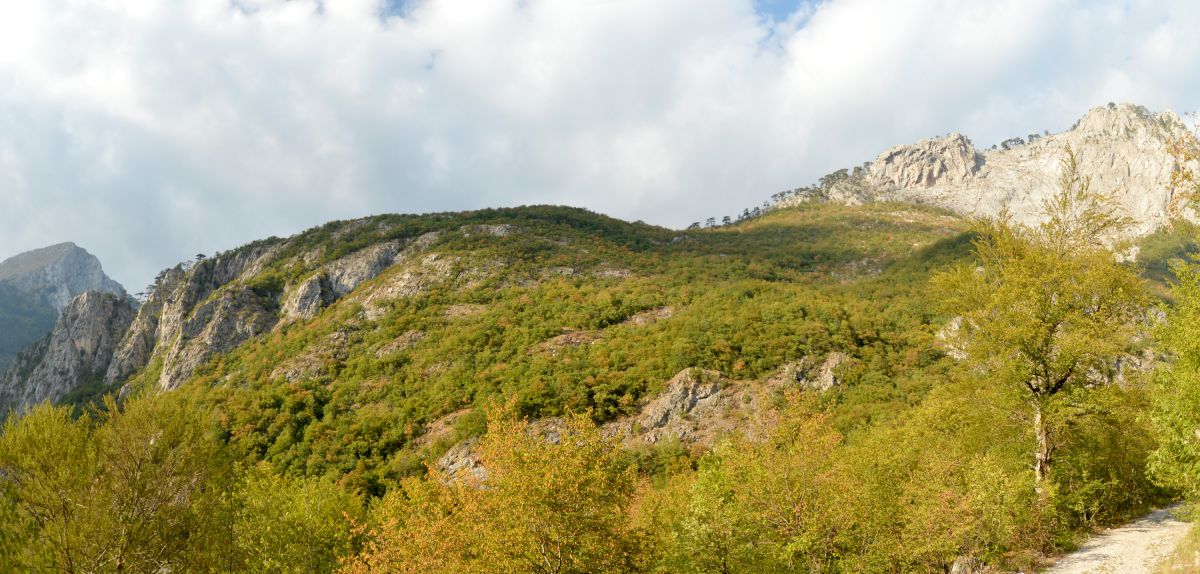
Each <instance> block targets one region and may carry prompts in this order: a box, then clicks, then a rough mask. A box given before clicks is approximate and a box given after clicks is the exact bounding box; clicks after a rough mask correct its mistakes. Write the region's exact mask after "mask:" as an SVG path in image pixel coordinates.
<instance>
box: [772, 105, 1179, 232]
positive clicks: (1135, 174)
mask: <svg viewBox="0 0 1200 574" xmlns="http://www.w3.org/2000/svg"><path fill="white" fill-rule="evenodd" d="M1194 137H1195V135H1194V134H1193V133H1192V131H1191V130H1189V129H1188V126H1187V125H1186V124H1185V123H1184V122H1183V120H1182V119H1181V118H1180V117H1179V116H1178V115H1177V114H1175V113H1174V112H1172V111H1169V110H1167V111H1163V112H1160V113H1157V114H1155V113H1152V112H1150V111H1149V110H1148V109H1146V108H1145V107H1143V106H1139V105H1135V104H1130V103H1123V104H1109V105H1105V106H1099V107H1096V108H1093V109H1091V110H1089V111H1088V112H1087V113H1086V114H1084V115H1083V116H1082V117H1081V118H1080V119H1079V121H1077V122H1076V123H1075V125H1074V126H1072V128H1071V129H1070V130H1067V131H1064V132H1060V133H1057V134H1050V133H1046V134H1045V135H1039V134H1031V135H1030V138H1031V139H1030V140H1029V141H1025V140H1024V139H1022V138H1012V139H1010V140H1006V141H1005V142H1004V144H1003V145H1002V148H1001V149H995V146H993V149H978V148H976V147H975V146H974V145H973V144H972V143H971V140H970V139H969V138H968V137H966V136H964V135H962V134H959V133H951V134H947V135H944V136H940V137H934V138H926V139H922V140H919V141H917V142H916V143H911V144H901V145H896V146H893V147H891V148H888V149H887V150H884V151H883V152H882V153H880V154H879V155H878V156H877V157H876V158H875V159H874V160H873V161H871V162H867V163H866V164H864V165H863V166H860V167H858V168H855V169H854V170H853V171H851V170H840V171H838V172H834V173H833V174H830V175H829V176H826V177H825V178H822V185H821V186H819V187H810V188H799V189H796V190H792V191H791V192H785V193H783V194H777V195H776V196H775V202H774V204H773V205H774V206H776V207H787V206H789V205H795V204H797V203H802V202H806V201H814V200H816V201H835V202H840V203H847V204H856V203H863V202H877V201H901V202H911V203H920V204H927V205H935V206H938V207H943V208H946V209H949V210H951V211H954V212H955V213H958V214H960V215H964V216H968V217H996V216H999V215H1000V214H1001V213H1008V214H1009V215H1010V216H1012V217H1013V218H1014V220H1015V221H1016V222H1017V223H1022V224H1036V223H1038V222H1039V221H1041V217H1042V216H1041V207H1042V202H1043V201H1044V200H1045V199H1046V198H1047V197H1049V196H1050V195H1051V194H1052V193H1053V192H1054V190H1055V189H1057V187H1058V183H1059V178H1060V175H1061V171H1062V162H1063V160H1064V159H1065V158H1066V157H1067V153H1068V150H1070V151H1071V152H1073V153H1074V155H1075V158H1076V161H1077V164H1078V172H1079V174H1080V175H1083V176H1085V177H1088V178H1089V179H1090V181H1091V186H1092V190H1093V191H1095V192H1098V193H1100V194H1108V195H1111V196H1112V197H1113V198H1114V200H1115V202H1116V204H1117V205H1119V206H1120V207H1121V208H1122V209H1123V210H1124V211H1125V214H1126V215H1128V216H1129V217H1130V218H1132V220H1133V226H1132V228H1131V229H1130V232H1131V234H1132V235H1134V236H1143V235H1147V234H1149V233H1152V232H1154V231H1155V230H1157V229H1160V228H1162V227H1163V226H1165V225H1167V224H1168V223H1169V222H1170V221H1171V219H1173V218H1176V217H1184V218H1189V219H1192V220H1195V219H1196V213H1194V212H1193V211H1192V210H1190V209H1187V208H1185V207H1184V206H1183V205H1181V203H1180V201H1179V199H1180V192H1181V190H1179V189H1176V187H1175V182H1174V181H1173V179H1172V176H1173V174H1174V173H1176V170H1177V169H1179V168H1180V167H1182V166H1181V165H1180V164H1179V162H1178V161H1177V159H1176V158H1175V157H1174V155H1173V154H1172V147H1173V146H1175V145H1176V144H1178V143H1181V142H1186V141H1189V139H1191V138H1194ZM1191 167H1193V168H1194V167H1196V166H1195V165H1194V164H1192V165H1191Z"/></svg>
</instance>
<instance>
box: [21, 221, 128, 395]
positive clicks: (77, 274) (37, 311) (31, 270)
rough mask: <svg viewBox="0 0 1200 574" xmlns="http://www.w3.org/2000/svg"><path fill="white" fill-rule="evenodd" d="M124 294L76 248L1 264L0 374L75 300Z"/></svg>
mask: <svg viewBox="0 0 1200 574" xmlns="http://www.w3.org/2000/svg"><path fill="white" fill-rule="evenodd" d="M88 291H99V292H104V293H113V294H124V293H125V291H124V289H122V288H121V285H119V284H118V283H117V282H116V281H113V280H112V279H109V278H108V276H107V275H105V274H104V270H103V268H101V266H100V261H99V260H98V259H96V258H95V257H94V256H93V255H92V254H90V253H88V252H87V251H85V250H84V249H82V248H80V247H78V246H76V245H75V244H73V243H62V244H59V245H54V246H51V247H46V248H43V249H37V250H34V251H30V252H27V253H22V254H20V255H17V256H15V257H12V258H9V259H7V260H5V261H3V262H0V372H2V371H3V370H4V369H5V367H6V366H7V365H8V362H9V361H10V360H11V359H12V358H13V357H14V356H16V354H17V353H18V352H20V351H21V350H23V349H25V348H26V347H28V346H29V345H31V344H33V343H34V342H35V341H37V340H38V339H41V338H42V337H44V336H45V335H46V334H47V333H49V332H50V329H51V328H53V327H54V321H55V319H57V318H58V315H59V313H60V312H61V311H62V309H63V308H64V307H66V306H67V304H68V303H69V302H70V301H71V300H72V299H73V298H75V297H76V296H78V295H80V294H81V293H85V292H88Z"/></svg>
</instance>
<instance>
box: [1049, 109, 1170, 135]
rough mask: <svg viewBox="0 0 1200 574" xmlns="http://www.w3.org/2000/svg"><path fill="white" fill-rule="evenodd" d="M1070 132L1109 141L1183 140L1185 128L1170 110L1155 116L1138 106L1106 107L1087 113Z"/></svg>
mask: <svg viewBox="0 0 1200 574" xmlns="http://www.w3.org/2000/svg"><path fill="white" fill-rule="evenodd" d="M1071 131H1072V132H1074V133H1076V134H1079V135H1093V136H1100V137H1108V138H1114V137H1115V138H1120V137H1127V138H1128V137H1139V136H1140V137H1150V138H1154V139H1167V140H1169V139H1172V138H1179V137H1181V136H1183V135H1184V134H1185V133H1186V132H1187V125H1186V124H1185V123H1184V122H1183V120H1182V119H1181V118H1180V117H1179V115H1178V114H1176V113H1175V112H1172V111H1170V110H1165V111H1163V112H1160V113H1157V114H1155V113H1153V112H1151V111H1150V110H1148V109H1146V107H1145V106H1140V105H1137V104H1131V103H1121V104H1115V103H1109V104H1107V105H1104V106H1098V107H1095V108H1092V109H1090V110H1088V111H1087V113H1085V114H1084V115H1083V117H1081V118H1080V119H1079V121H1078V122H1077V123H1076V124H1075V126H1074V127H1073V128H1072V129H1071Z"/></svg>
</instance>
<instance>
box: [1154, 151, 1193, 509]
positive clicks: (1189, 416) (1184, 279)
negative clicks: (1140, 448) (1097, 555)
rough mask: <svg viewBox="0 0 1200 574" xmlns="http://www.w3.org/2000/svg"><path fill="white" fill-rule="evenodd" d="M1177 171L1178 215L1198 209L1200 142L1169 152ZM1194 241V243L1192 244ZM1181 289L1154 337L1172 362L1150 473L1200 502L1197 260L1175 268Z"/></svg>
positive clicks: (1163, 385) (1166, 370)
mask: <svg viewBox="0 0 1200 574" xmlns="http://www.w3.org/2000/svg"><path fill="white" fill-rule="evenodd" d="M1170 152H1171V155H1172V156H1174V158H1175V162H1176V167H1175V170H1174V172H1173V173H1172V176H1171V183H1172V187H1173V188H1174V189H1175V190H1176V191H1177V194H1176V195H1175V199H1174V200H1173V204H1172V206H1171V207H1172V208H1173V211H1175V212H1176V213H1180V212H1182V211H1183V210H1184V209H1187V208H1194V207H1195V204H1196V201H1197V198H1200V177H1198V176H1197V173H1196V169H1195V167H1196V162H1197V161H1200V140H1198V139H1197V137H1196V136H1195V134H1192V133H1189V134H1187V135H1186V136H1185V137H1184V138H1182V139H1181V140H1179V141H1176V142H1173V143H1172V145H1171V147H1170ZM1193 240H1195V238H1193ZM1172 271H1174V273H1175V276H1176V277H1178V283H1177V284H1176V285H1174V286H1173V287H1172V289H1171V298H1172V299H1173V300H1174V302H1175V304H1174V305H1173V306H1171V307H1169V308H1168V309H1167V310H1166V320H1165V321H1163V322H1162V323H1161V324H1160V325H1159V328H1158V331H1157V333H1156V335H1157V339H1158V340H1159V341H1160V342H1161V344H1162V345H1163V347H1164V350H1165V351H1167V352H1169V353H1171V355H1172V359H1173V360H1172V361H1171V363H1169V364H1168V365H1167V366H1165V367H1162V368H1159V369H1158V370H1157V371H1156V372H1155V380H1156V382H1157V383H1158V393H1157V396H1156V398H1155V404H1154V415H1153V417H1152V421H1153V423H1154V430H1155V435H1156V437H1157V438H1158V448H1157V449H1156V450H1155V451H1154V452H1153V453H1152V454H1151V456H1150V465H1149V466H1150V473H1151V475H1152V476H1153V477H1154V479H1155V481H1156V482H1158V483H1159V484H1161V485H1163V486H1166V487H1169V488H1174V489H1177V490H1179V491H1181V492H1183V494H1184V495H1185V496H1187V497H1188V498H1189V499H1190V500H1193V501H1195V500H1200V265H1198V262H1197V260H1195V259H1193V260H1192V261H1190V262H1183V261H1177V262H1176V263H1175V264H1174V265H1173V266H1172Z"/></svg>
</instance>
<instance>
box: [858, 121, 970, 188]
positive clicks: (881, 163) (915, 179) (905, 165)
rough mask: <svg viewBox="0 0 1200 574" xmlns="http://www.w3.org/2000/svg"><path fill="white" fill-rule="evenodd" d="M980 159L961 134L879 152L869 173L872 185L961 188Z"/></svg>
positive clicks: (968, 141)
mask: <svg viewBox="0 0 1200 574" xmlns="http://www.w3.org/2000/svg"><path fill="white" fill-rule="evenodd" d="M982 161H983V158H982V157H980V154H979V153H978V152H976V151H975V147H974V146H972V145H971V140H968V139H967V138H966V136H963V135H962V134H950V135H948V136H945V137H941V138H936V139H929V140H922V141H920V142H917V143H915V144H911V145H902V146H896V147H894V148H892V149H890V150H888V151H885V152H883V155H880V156H879V159H876V160H875V165H874V166H873V168H872V170H871V175H872V179H874V180H875V183H877V184H882V185H885V186H888V187H894V188H900V189H916V188H930V187H937V186H939V185H961V184H963V183H964V182H966V181H967V180H968V179H970V178H971V177H972V176H974V175H975V173H976V171H977V170H978V168H979V164H980V163H982Z"/></svg>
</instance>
